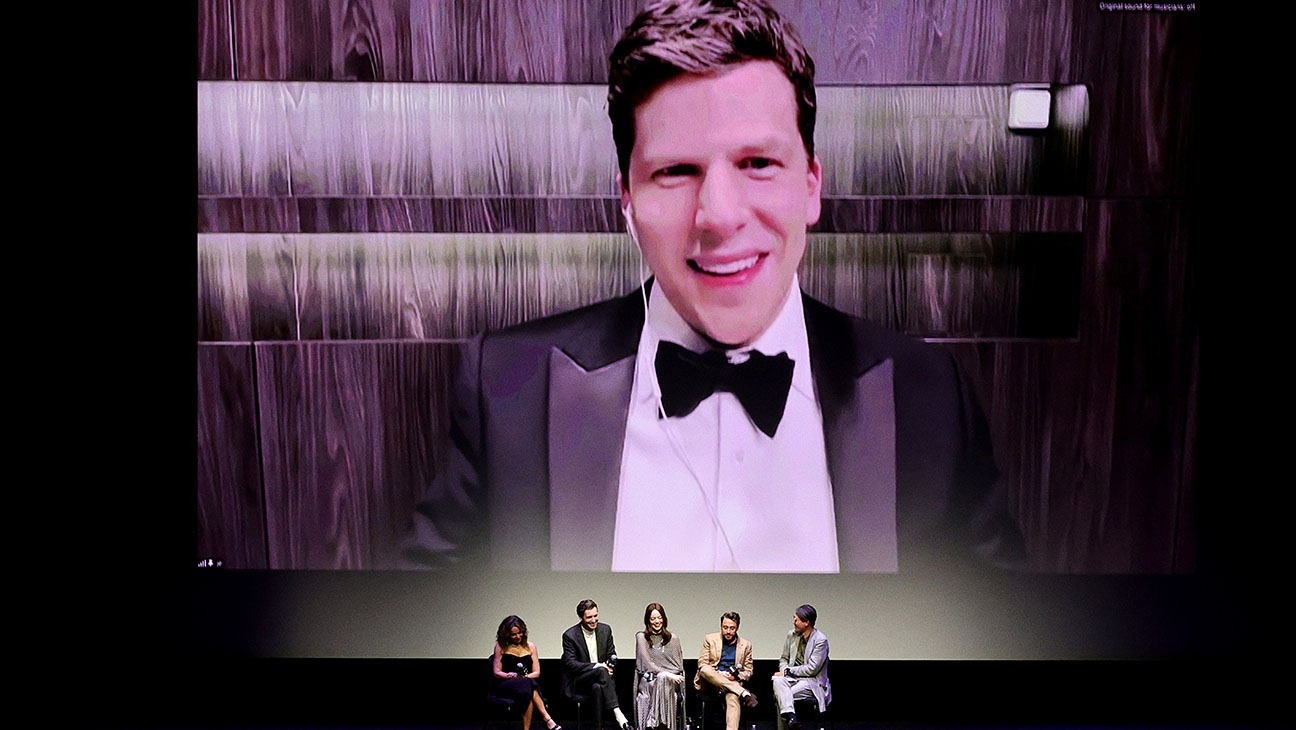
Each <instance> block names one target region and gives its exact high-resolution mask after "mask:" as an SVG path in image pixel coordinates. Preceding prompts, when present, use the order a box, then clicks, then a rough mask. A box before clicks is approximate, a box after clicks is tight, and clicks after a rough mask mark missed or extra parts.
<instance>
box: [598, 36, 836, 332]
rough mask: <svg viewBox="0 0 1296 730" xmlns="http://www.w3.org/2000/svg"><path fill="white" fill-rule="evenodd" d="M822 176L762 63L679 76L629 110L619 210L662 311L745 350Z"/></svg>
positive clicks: (777, 292) (800, 249) (773, 69)
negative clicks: (629, 219) (630, 140)
mask: <svg viewBox="0 0 1296 730" xmlns="http://www.w3.org/2000/svg"><path fill="white" fill-rule="evenodd" d="M821 182H822V178H821V172H820V167H819V161H818V159H814V160H808V159H807V158H806V152H805V147H804V146H803V145H802V142H801V136H800V132H799V131H798V128H797V105H796V98H795V95H794V91H793V87H792V83H791V82H790V81H788V79H787V77H786V76H785V75H784V74H783V71H782V70H781V69H780V68H779V66H778V65H777V64H775V63H773V62H770V61H749V62H746V63H742V64H738V65H736V66H733V67H731V68H729V69H726V70H723V71H721V72H719V73H716V74H709V75H697V74H685V75H683V76H680V77H677V78H675V79H672V80H671V81H668V82H667V83H665V84H663V85H662V86H661V88H659V89H657V90H656V91H655V92H654V93H653V94H652V95H651V96H649V97H648V100H647V101H645V102H644V103H643V104H641V105H640V106H639V107H638V108H637V109H635V141H634V149H633V150H632V152H631V155H630V165H629V179H628V180H622V185H621V202H622V206H623V207H624V206H627V205H630V206H632V210H633V222H634V227H635V232H636V233H637V238H638V243H639V247H640V249H641V250H642V251H643V255H644V258H645V259H646V260H647V262H648V266H649V268H651V269H652V272H653V274H654V275H655V276H656V282H657V284H658V285H659V286H661V289H662V293H663V294H665V295H666V298H667V299H668V300H669V301H670V303H671V305H672V306H674V307H675V309H676V310H677V311H678V312H679V314H680V316H682V317H683V318H684V320H685V321H686V322H688V323H689V324H690V325H691V326H692V327H693V328H694V329H695V330H697V331H698V332H700V333H702V334H704V335H706V336H707V337H709V338H711V339H712V340H715V341H717V342H720V343H724V344H727V345H735V346H737V345H746V344H749V343H751V342H752V341H753V340H755V339H756V338H757V337H758V336H759V335H760V334H761V333H762V332H764V331H765V329H766V328H767V327H768V326H769V325H770V323H771V322H773V321H774V318H775V317H776V316H777V315H778V312H779V309H780V308H781V307H782V305H783V302H784V301H785V298H786V296H787V294H788V291H789V289H790V287H791V284H792V277H793V275H795V273H796V270H797V267H798V266H799V265H800V263H801V257H802V255H803V254H804V253H805V246H806V226H807V225H808V224H812V223H814V222H815V221H817V220H818V219H819V191H820V187H821Z"/></svg>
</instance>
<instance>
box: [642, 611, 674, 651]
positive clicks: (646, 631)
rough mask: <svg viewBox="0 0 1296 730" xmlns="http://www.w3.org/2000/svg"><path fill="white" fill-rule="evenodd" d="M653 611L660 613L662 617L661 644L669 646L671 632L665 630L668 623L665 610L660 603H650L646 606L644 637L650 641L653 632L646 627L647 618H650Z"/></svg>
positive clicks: (650, 628) (649, 627)
mask: <svg viewBox="0 0 1296 730" xmlns="http://www.w3.org/2000/svg"><path fill="white" fill-rule="evenodd" d="M653 611H656V612H658V613H660V614H661V616H662V632H661V637H662V643H663V644H669V643H670V640H671V632H670V631H668V630H667V629H666V626H667V625H668V624H669V623H670V621H669V620H668V619H667V618H666V609H665V608H663V607H662V605H661V604H660V603H650V604H648V608H645V609H644V637H646V638H648V639H650V640H651V638H652V635H653V632H652V627H651V626H649V625H648V617H649V616H652V612H653Z"/></svg>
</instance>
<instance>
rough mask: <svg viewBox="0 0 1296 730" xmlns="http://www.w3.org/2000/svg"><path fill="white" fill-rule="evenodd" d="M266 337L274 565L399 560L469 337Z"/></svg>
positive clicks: (261, 385) (263, 381)
mask: <svg viewBox="0 0 1296 730" xmlns="http://www.w3.org/2000/svg"><path fill="white" fill-rule="evenodd" d="M256 347H257V378H258V397H259V400H260V404H261V414H262V415H261V423H262V432H261V450H262V459H263V470H264V474H265V484H266V516H267V537H268V543H269V563H270V567H272V568H298V569H330V568H388V567H394V565H395V561H396V558H397V551H398V546H399V540H400V538H401V537H402V536H403V535H404V534H405V532H406V531H407V530H408V529H409V527H410V524H411V523H410V517H411V515H412V514H413V507H414V503H415V501H416V500H417V498H418V496H419V495H420V494H421V492H422V489H423V488H424V487H425V486H426V485H427V484H429V483H430V482H431V480H432V477H433V469H434V465H435V464H436V463H437V459H438V456H439V455H438V453H437V449H438V448H439V446H438V445H439V444H440V442H441V439H442V437H443V436H444V433H445V429H446V424H445V416H444V411H445V410H446V408H445V406H444V404H445V402H446V400H445V394H446V392H447V387H448V379H449V377H450V376H449V372H450V367H451V363H452V361H453V360H454V358H455V357H456V353H457V347H458V346H457V345H455V344H453V343H427V342H305V343H270V342H267V343H258V344H257V346H256Z"/></svg>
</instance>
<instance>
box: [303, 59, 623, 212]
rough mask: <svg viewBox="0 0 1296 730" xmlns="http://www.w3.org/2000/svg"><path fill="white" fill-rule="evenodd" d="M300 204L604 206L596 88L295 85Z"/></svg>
mask: <svg viewBox="0 0 1296 730" xmlns="http://www.w3.org/2000/svg"><path fill="white" fill-rule="evenodd" d="M285 88H288V89H289V90H290V91H289V93H288V98H289V99H290V102H289V104H290V108H289V111H288V113H289V116H290V128H291V137H292V151H293V155H292V160H293V171H292V183H293V190H294V192H295V194H297V195H326V196H330V195H402V196H403V195H454V196H472V195H528V196H529V195H610V194H614V193H615V192H616V187H615V184H614V180H615V174H616V163H615V150H614V149H613V148H612V143H611V142H612V131H611V123H610V122H609V121H608V119H607V115H606V112H605V111H604V110H603V101H602V97H603V96H605V95H606V93H607V92H606V89H605V88H602V87H597V86H526V85H517V86H498V85H495V86H492V85H462V84H461V85H455V84H333V85H329V84H293V85H285Z"/></svg>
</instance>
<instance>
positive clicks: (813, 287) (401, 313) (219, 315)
mask: <svg viewBox="0 0 1296 730" xmlns="http://www.w3.org/2000/svg"><path fill="white" fill-rule="evenodd" d="M1079 255H1080V252H1079V241H1078V238H1077V237H1076V236H1075V235H1070V234H1036V235H1034V236H1020V235H1016V234H993V235H992V234H950V233H930V234H822V233H816V234H811V235H810V236H809V238H808V247H807V255H806V257H805V260H804V261H803V262H802V265H801V267H800V269H799V272H800V280H801V285H802V286H803V287H804V288H805V289H806V291H807V292H809V293H810V294H811V295H812V296H816V297H819V298H820V299H822V300H824V301H825V302H827V303H829V304H831V305H833V306H835V307H838V308H839V309H842V310H844V311H847V312H850V313H853V314H856V315H859V316H862V317H864V318H866V319H870V320H873V321H876V322H879V323H881V324H884V325H887V326H889V327H892V328H895V329H900V330H904V331H907V332H909V333H911V334H915V335H924V336H932V337H1055V338H1056V337H1063V338H1066V337H1075V336H1076V326H1077V325H1076V317H1077V311H1078V309H1079V306H1080V305H1079V302H1078V299H1079V296H1080V294H1079V291H1078V286H1079V281H1078V280H1079V268H1080V260H1079ZM198 258H199V281H198V284H199V287H198V289H199V291H198V300H199V319H198V327H199V332H198V338H199V340H200V341H203V340H206V341H222V340H229V339H248V338H254V339H258V340H285V339H307V340H314V339H330V340H331V339H449V338H462V337H467V336H470V335H473V334H476V333H477V332H480V331H482V330H484V329H498V328H501V327H505V326H508V325H511V324H516V323H518V322H523V321H526V320H529V319H534V318H537V317H542V316H546V315H549V314H554V313H557V312H560V311H564V310H567V309H572V308H575V307H578V306H582V305H584V304H590V303H593V302H596V301H600V300H603V299H607V298H610V297H615V296H619V295H621V294H624V293H626V292H628V291H630V290H632V289H634V288H635V287H636V286H638V284H639V282H640V281H641V277H642V276H644V275H646V274H645V272H642V271H641V269H640V261H639V256H638V254H637V252H636V251H635V249H634V247H633V246H632V245H631V244H630V242H629V240H628V239H627V238H626V237H625V236H624V235H623V234H611V233H605V234H381V233H379V234H300V235H286V236H285V235H278V234H201V235H199V236H198Z"/></svg>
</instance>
